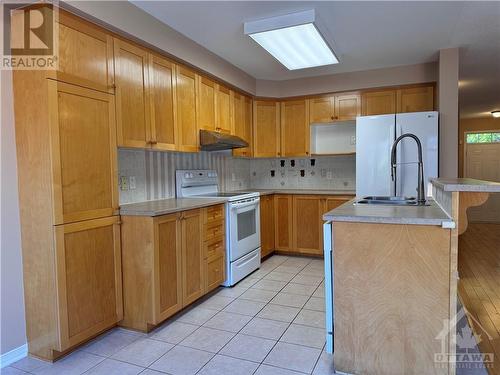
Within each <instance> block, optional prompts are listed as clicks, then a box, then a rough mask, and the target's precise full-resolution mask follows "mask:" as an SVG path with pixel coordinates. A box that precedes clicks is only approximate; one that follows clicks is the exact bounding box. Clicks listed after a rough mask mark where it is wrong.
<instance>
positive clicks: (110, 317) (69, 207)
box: [13, 11, 123, 360]
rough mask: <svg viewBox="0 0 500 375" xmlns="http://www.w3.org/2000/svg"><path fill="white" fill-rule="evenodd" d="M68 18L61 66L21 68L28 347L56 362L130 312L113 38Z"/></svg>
mask: <svg viewBox="0 0 500 375" xmlns="http://www.w3.org/2000/svg"><path fill="white" fill-rule="evenodd" d="M59 22H60V24H61V25H62V26H61V34H60V35H59V38H60V40H59V44H60V49H61V51H62V52H61V60H60V65H59V70H58V71H52V72H43V71H28V70H24V71H21V70H18V71H14V72H13V86H14V111H15V120H16V147H17V161H18V180H19V198H20V216H21V235H22V248H23V268H24V269H23V274H24V293H25V308H26V323H27V336H28V337H27V339H28V350H29V353H30V354H32V355H35V356H37V357H41V358H44V359H48V360H53V359H56V358H57V357H59V356H61V355H62V354H64V353H65V352H66V351H68V350H69V349H71V348H72V347H74V346H76V345H78V344H81V343H82V342H84V341H86V340H88V339H89V338H91V337H93V336H95V335H97V334H98V333H100V332H101V331H103V330H105V329H107V328H109V327H112V326H114V325H115V324H116V323H117V322H118V321H119V320H121V319H122V316H123V307H122V294H121V293H122V287H121V280H122V278H121V253H120V220H119V216H117V215H118V191H117V166H116V149H117V148H116V147H117V146H116V119H115V95H114V94H113V93H112V92H111V91H113V90H111V89H112V87H113V85H114V78H113V77H114V73H113V70H112V64H111V65H110V63H109V59H110V58H112V55H110V51H112V49H111V46H112V44H111V43H112V39H111V38H110V37H108V36H107V35H105V34H104V33H103V32H102V31H101V30H100V29H98V28H94V27H93V26H92V25H91V24H88V23H86V22H85V21H80V20H78V19H76V18H75V17H72V16H69V15H67V14H66V13H65V12H63V11H61V12H60V18H59ZM75 45H78V49H75V48H74V47H75ZM71 51H73V52H71ZM70 53H73V54H74V55H73V56H70V55H69V54H70ZM76 58H79V59H82V60H79V61H78V64H79V66H78V67H75V64H76V61H75V59H76ZM89 59H91V60H89Z"/></svg>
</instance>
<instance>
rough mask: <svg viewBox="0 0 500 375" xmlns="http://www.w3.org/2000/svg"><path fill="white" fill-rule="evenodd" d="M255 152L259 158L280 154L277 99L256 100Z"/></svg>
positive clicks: (254, 123) (254, 113) (254, 108)
mask: <svg viewBox="0 0 500 375" xmlns="http://www.w3.org/2000/svg"><path fill="white" fill-rule="evenodd" d="M253 154H254V156H255V157H257V158H265V157H268V158H272V157H276V156H280V155H281V152H280V108H279V103H278V102H275V101H263V100H256V101H254V106H253Z"/></svg>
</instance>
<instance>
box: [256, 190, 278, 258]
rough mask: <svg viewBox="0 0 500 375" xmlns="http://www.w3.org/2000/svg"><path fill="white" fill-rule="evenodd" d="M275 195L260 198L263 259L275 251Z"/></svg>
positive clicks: (261, 251) (261, 252)
mask: <svg viewBox="0 0 500 375" xmlns="http://www.w3.org/2000/svg"><path fill="white" fill-rule="evenodd" d="M274 225H275V224H274V195H264V196H261V197H260V243H261V250H260V254H261V257H262V258H264V257H266V256H268V255H269V254H271V253H272V252H273V251H274V247H275V246H274V240H275V239H274Z"/></svg>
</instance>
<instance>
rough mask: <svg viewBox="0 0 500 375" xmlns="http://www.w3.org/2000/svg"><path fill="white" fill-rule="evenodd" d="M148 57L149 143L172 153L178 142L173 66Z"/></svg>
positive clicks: (165, 61) (157, 58) (163, 60)
mask: <svg viewBox="0 0 500 375" xmlns="http://www.w3.org/2000/svg"><path fill="white" fill-rule="evenodd" d="M149 56H150V64H149V95H150V96H149V97H150V104H151V143H152V146H153V148H154V149H157V150H169V151H174V150H176V149H177V141H178V131H177V119H176V103H175V96H176V95H175V65H174V64H173V63H172V62H171V61H169V60H167V59H164V58H161V57H159V56H156V55H152V54H150V55H149Z"/></svg>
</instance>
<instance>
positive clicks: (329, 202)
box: [323, 195, 354, 214]
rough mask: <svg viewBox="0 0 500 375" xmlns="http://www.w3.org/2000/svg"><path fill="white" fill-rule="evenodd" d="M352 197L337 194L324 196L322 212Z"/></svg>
mask: <svg viewBox="0 0 500 375" xmlns="http://www.w3.org/2000/svg"><path fill="white" fill-rule="evenodd" d="M352 198H354V195H352V196H344V195H339V196H331V197H327V198H325V207H324V209H323V214H325V213H327V212H329V211H331V210H333V209H335V208H337V207H338V206H340V205H342V204H344V203H345V202H347V201H350V200H351V199H352Z"/></svg>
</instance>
